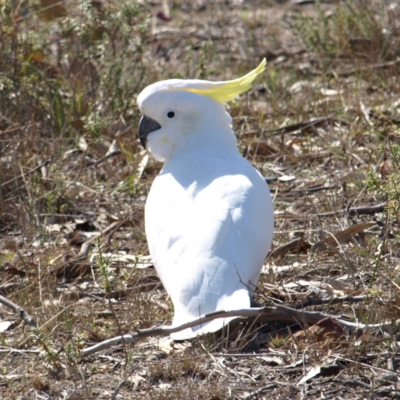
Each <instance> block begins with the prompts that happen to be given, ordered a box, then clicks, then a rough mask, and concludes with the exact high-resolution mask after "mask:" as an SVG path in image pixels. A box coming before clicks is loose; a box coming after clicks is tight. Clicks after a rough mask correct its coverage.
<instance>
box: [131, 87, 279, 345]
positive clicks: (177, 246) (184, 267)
mask: <svg viewBox="0 0 400 400" xmlns="http://www.w3.org/2000/svg"><path fill="white" fill-rule="evenodd" d="M167 82H169V81H167ZM179 82H180V85H181V86H182V81H179ZM183 82H185V81H183ZM157 85H158V86H157ZM153 86H155V87H153ZM150 88H151V90H149V89H148V88H147V89H145V91H146V90H147V94H146V93H145V91H144V92H142V94H141V95H140V96H139V99H138V103H139V107H140V109H141V110H142V112H143V113H144V114H145V115H147V116H148V117H151V118H152V119H154V120H156V121H157V122H159V124H160V125H161V127H162V128H161V129H159V130H157V131H154V132H152V133H150V135H149V136H148V143H149V148H150V150H151V151H152V153H153V155H155V156H156V157H157V158H159V159H163V160H165V164H164V166H163V168H162V170H161V172H160V174H159V175H158V177H157V178H156V179H155V180H154V182H153V184H152V187H151V190H150V193H149V195H148V198H147V203H146V213H145V220H146V235H147V240H148V244H149V250H150V254H151V256H152V258H153V261H154V264H155V267H156V269H157V272H158V274H159V276H160V279H161V281H162V283H163V285H164V287H165V289H166V291H167V292H168V294H169V295H170V297H171V300H172V302H173V304H174V319H173V325H180V324H182V323H185V322H189V321H190V320H193V319H195V318H198V317H199V316H201V315H203V314H205V313H209V312H213V311H217V310H234V309H239V308H246V307H249V306H250V297H251V296H252V293H253V290H254V289H255V287H256V284H257V281H258V278H259V274H260V271H261V268H262V264H263V261H264V259H265V257H266V255H267V253H268V251H269V248H270V244H271V241H272V234H273V224H274V221H273V206H272V201H271V196H270V192H269V189H268V186H267V184H266V182H265V179H264V178H263V177H262V176H261V175H260V174H259V172H258V171H256V170H255V169H254V168H253V167H252V166H251V164H250V163H249V162H248V161H246V160H245V159H244V158H243V157H242V156H241V155H240V153H239V151H238V150H237V147H236V138H235V136H234V134H233V131H232V129H231V126H230V123H231V118H230V116H229V115H228V114H227V113H226V111H225V108H224V106H223V105H221V104H219V103H218V102H216V101H214V100H212V99H210V98H208V97H206V96H201V95H198V94H195V93H189V92H185V91H180V90H176V91H173V92H170V91H168V90H165V82H160V83H157V84H153V85H151V87H150ZM157 88H158V89H157ZM143 93H144V94H143ZM168 110H173V111H174V112H175V113H176V118H173V119H171V120H170V121H169V120H168V119H167V118H165V115H166V114H167V112H168ZM229 320H230V319H217V320H214V321H211V322H209V323H206V324H204V325H201V326H197V327H195V328H191V329H187V330H185V331H182V332H178V333H176V334H174V335H172V337H173V338H174V339H186V338H190V337H194V336H196V335H200V334H204V333H207V332H214V331H217V330H219V329H221V328H222V327H223V326H224V325H225V324H226V323H228V322H229Z"/></svg>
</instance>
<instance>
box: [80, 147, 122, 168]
mask: <svg viewBox="0 0 400 400" xmlns="http://www.w3.org/2000/svg"><path fill="white" fill-rule="evenodd" d="M121 154H122V151H121V150H115V151H113V152H112V153H109V154H107V155H105V156H104V157H102V158H100V159H99V160H97V161H90V162H88V163H87V164H86V165H85V167H84V168H89V167H93V166H94V165H99V164H101V163H102V162H104V161H106V160H108V159H109V158H111V157H115V156H119V155H121Z"/></svg>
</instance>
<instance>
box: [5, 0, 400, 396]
mask: <svg viewBox="0 0 400 400" xmlns="http://www.w3.org/2000/svg"><path fill="white" fill-rule="evenodd" d="M0 16H1V23H0V34H1V37H0V295H1V296H3V298H6V299H9V300H10V301H12V302H14V303H15V304H17V305H18V306H20V307H22V308H23V310H25V311H26V312H27V313H28V315H29V316H31V317H32V318H33V320H34V321H35V322H36V327H32V326H30V325H29V323H28V322H27V321H26V320H23V319H22V318H21V317H20V315H18V313H16V312H15V310H13V309H11V308H10V307H8V306H6V305H5V304H0V398H1V399H7V400H8V399H19V400H22V399H29V400H30V399H43V400H45V399H57V400H58V399H65V400H67V399H68V400H78V399H208V400H211V399H213V400H218V399H276V400H278V399H293V400H296V399H346V400H350V399H351V400H353V399H399V398H400V331H399V326H400V325H399V324H400V322H399V321H400V245H399V239H400V217H399V209H400V207H399V201H400V200H399V199H400V195H399V194H398V188H399V187H400V172H399V171H400V163H399V160H400V158H399V154H400V153H399V148H398V145H399V142H400V139H399V138H400V136H399V125H400V115H399V106H400V101H399V99H400V85H399V72H400V58H399V57H400V22H399V21H400V6H399V5H398V4H397V2H387V1H385V2H374V1H367V0H365V1H361V0H358V1H357V0H347V1H345V2H339V1H324V2H314V1H294V0H293V1H283V0H281V1H273V0H270V1H261V0H252V1H240V0H238V1H237V0H235V1H222V0H217V1H208V0H199V1H194V2H184V1H181V0H176V1H159V0H154V1H150V2H145V1H138V2H133V1H129V0H122V1H114V0H108V1H92V2H86V1H75V0H70V1H65V2H56V1H52V0H40V1H37V2H29V1H26V2H25V1H20V2H10V3H7V2H6V3H4V2H0ZM263 57H266V58H267V61H268V64H267V70H266V71H265V72H264V73H263V74H262V75H261V76H260V77H259V78H258V79H257V80H256V83H255V84H254V87H253V89H252V90H251V91H250V92H249V93H248V94H246V95H242V96H241V97H240V99H238V100H237V101H235V102H233V103H232V104H230V105H229V112H230V114H231V115H232V116H233V127H234V130H235V132H236V134H237V137H238V146H239V148H240V151H241V152H242V153H243V155H244V157H246V158H247V159H249V160H250V161H251V162H252V163H253V165H254V166H255V167H256V168H258V169H259V170H260V172H262V174H263V175H264V176H265V177H266V178H268V181H269V186H270V189H271V193H272V196H273V200H274V207H275V235H274V241H273V246H272V250H271V252H270V254H269V256H268V258H267V259H266V261H265V265H264V268H263V271H262V274H261V278H260V281H259V284H258V288H257V291H256V298H255V300H256V301H257V302H259V303H261V304H262V305H265V306H267V307H274V306H285V307H290V308H291V309H294V310H297V311H298V314H296V317H295V318H292V319H290V320H289V319H287V318H282V319H277V320H274V321H271V320H270V319H267V318H264V319H263V317H262V316H260V317H259V318H252V319H247V320H246V319H241V320H240V322H239V323H238V324H236V325H235V326H232V327H231V332H229V334H228V333H226V332H225V333H217V334H213V335H208V336H205V337H201V338H197V339H195V340H192V341H187V342H173V341H172V340H171V339H169V338H168V337H160V336H154V337H149V338H147V339H144V340H141V341H138V342H137V343H136V344H134V345H132V344H129V343H123V344H122V345H116V346H112V347H110V348H108V349H105V350H101V351H99V352H96V353H94V354H92V355H89V356H86V357H83V356H82V351H83V350H84V349H85V348H88V347H89V346H92V345H94V344H96V343H99V342H101V341H103V340H106V339H110V338H113V337H115V336H119V335H121V334H129V333H134V332H136V331H137V330H138V329H146V328H151V327H154V326H161V325H168V324H170V323H171V319H172V315H173V310H172V304H171V302H170V300H169V298H168V296H167V294H166V292H165V290H164V288H163V287H162V285H161V283H160V281H159V278H158V277H157V274H156V272H155V270H154V268H153V266H152V264H151V260H150V258H149V257H148V249H147V243H146V238H145V233H144V221H143V214H144V205H145V201H146V195H147V193H148V190H149V188H150V186H151V182H152V180H153V179H154V177H155V176H156V175H157V173H158V171H159V170H160V167H161V164H160V163H157V162H156V161H154V160H153V159H152V158H151V157H148V155H147V153H146V152H145V151H144V150H143V149H141V147H140V143H139V141H138V139H137V125H138V121H139V118H140V115H139V111H138V109H137V107H136V104H135V101H136V96H137V94H138V93H139V92H140V91H141V90H142V89H143V88H144V87H145V86H146V85H148V84H150V83H152V82H154V81H157V80H161V79H168V78H172V77H178V78H200V79H209V80H221V79H230V78H233V77H238V76H240V75H241V74H244V73H245V72H247V71H249V70H251V69H252V68H254V67H255V66H257V65H258V64H259V62H260V61H261V59H262V58H263ZM302 311H304V312H308V314H306V313H304V314H301V312H302ZM312 312H314V313H317V314H312ZM318 315H319V316H321V315H322V316H325V317H326V318H322V317H321V318H319V320H318V322H317V323H315V321H316V320H313V321H314V322H311V319H312V318H314V316H318ZM315 318H317V317H315ZM350 323H358V324H359V325H358V327H354V326H353V327H351V324H350Z"/></svg>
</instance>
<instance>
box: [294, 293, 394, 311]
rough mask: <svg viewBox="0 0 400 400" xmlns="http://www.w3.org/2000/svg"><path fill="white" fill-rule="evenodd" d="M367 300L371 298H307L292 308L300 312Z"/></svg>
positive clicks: (386, 301) (380, 302)
mask: <svg viewBox="0 0 400 400" xmlns="http://www.w3.org/2000/svg"><path fill="white" fill-rule="evenodd" d="M367 298H371V296H366V295H362V296H341V297H330V298H327V299H319V298H313V297H309V298H308V299H307V300H306V301H301V302H300V303H297V304H295V305H294V306H293V308H295V309H296V310H301V309H302V308H304V307H308V306H319V305H322V304H340V303H361V302H362V301H365V300H366V299H367ZM374 301H375V300H374ZM376 301H377V302H378V304H382V305H385V304H390V303H394V302H393V301H391V300H376Z"/></svg>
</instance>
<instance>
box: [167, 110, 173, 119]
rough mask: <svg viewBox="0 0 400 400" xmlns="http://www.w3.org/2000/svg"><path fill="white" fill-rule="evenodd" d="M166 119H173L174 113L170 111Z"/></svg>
mask: <svg viewBox="0 0 400 400" xmlns="http://www.w3.org/2000/svg"><path fill="white" fill-rule="evenodd" d="M167 117H168V118H174V117H175V113H174V112H173V111H170V112H169V113H168V114H167Z"/></svg>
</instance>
